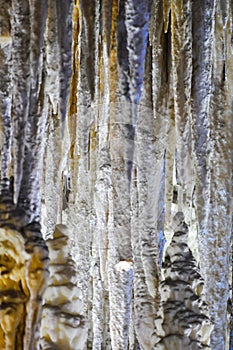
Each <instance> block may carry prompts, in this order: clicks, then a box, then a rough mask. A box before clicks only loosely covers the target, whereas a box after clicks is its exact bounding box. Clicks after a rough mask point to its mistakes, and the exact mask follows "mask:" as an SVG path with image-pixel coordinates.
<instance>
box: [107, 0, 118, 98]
mask: <svg viewBox="0 0 233 350" xmlns="http://www.w3.org/2000/svg"><path fill="white" fill-rule="evenodd" d="M117 15H118V1H117V0H113V6H112V31H111V41H110V58H109V77H110V78H109V80H110V81H109V83H110V103H112V102H116V100H117V88H118V73H117V37H116V35H117V32H116V21H117Z"/></svg>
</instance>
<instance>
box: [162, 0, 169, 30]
mask: <svg viewBox="0 0 233 350" xmlns="http://www.w3.org/2000/svg"><path fill="white" fill-rule="evenodd" d="M170 10H171V0H163V23H164V33H167V31H168V26H169V14H170Z"/></svg>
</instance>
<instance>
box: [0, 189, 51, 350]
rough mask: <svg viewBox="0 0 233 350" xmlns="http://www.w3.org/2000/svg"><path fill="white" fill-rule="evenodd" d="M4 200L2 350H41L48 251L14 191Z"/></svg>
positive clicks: (5, 192)
mask: <svg viewBox="0 0 233 350" xmlns="http://www.w3.org/2000/svg"><path fill="white" fill-rule="evenodd" d="M6 185H7V184H6V183H4V187H3V189H2V191H1V200H0V217H1V220H0V261H1V265H0V266H1V279H0V303H1V322H0V332H1V338H0V339H1V340H0V342H1V348H2V349H19V350H20V349H22V350H23V349H28V350H29V349H39V341H40V316H41V308H42V297H43V293H44V291H45V288H46V285H47V278H48V262H49V258H48V249H47V247H46V244H45V242H44V240H43V238H42V235H41V230H40V225H39V224H38V223H30V224H28V225H26V226H23V223H25V219H26V218H25V212H24V211H23V210H21V211H20V210H19V209H17V208H16V206H15V205H14V204H13V198H12V192H11V191H10V189H9V188H8V189H7V188H6Z"/></svg>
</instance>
